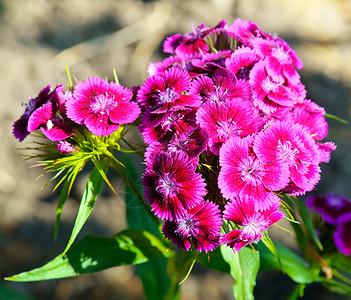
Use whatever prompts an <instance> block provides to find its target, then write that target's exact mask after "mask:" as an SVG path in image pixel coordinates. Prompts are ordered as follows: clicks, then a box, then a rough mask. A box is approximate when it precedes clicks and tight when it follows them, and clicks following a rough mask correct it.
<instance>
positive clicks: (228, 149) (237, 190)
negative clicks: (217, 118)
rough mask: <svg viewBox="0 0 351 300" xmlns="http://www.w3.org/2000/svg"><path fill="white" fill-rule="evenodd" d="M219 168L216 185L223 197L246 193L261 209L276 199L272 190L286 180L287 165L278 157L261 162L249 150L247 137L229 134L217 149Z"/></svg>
mask: <svg viewBox="0 0 351 300" xmlns="http://www.w3.org/2000/svg"><path fill="white" fill-rule="evenodd" d="M219 164H220V167H221V170H220V172H219V175H218V187H219V189H220V190H221V192H222V195H223V197H225V198H227V199H232V198H235V197H248V198H250V199H254V202H255V207H256V209H258V210H263V209H267V208H269V207H271V206H272V205H274V204H275V203H277V202H278V201H279V198H278V196H277V195H275V194H274V193H273V192H272V191H279V190H281V189H283V188H284V187H285V186H286V185H287V183H288V182H289V171H288V165H287V164H286V163H285V162H284V161H282V160H272V161H270V162H268V163H263V162H261V161H260V160H259V159H258V158H257V157H256V156H255V154H254V153H253V151H252V149H251V145H250V144H249V142H248V139H247V138H239V137H233V138H231V139H229V140H228V141H226V142H225V143H224V144H223V146H222V148H221V150H220V151H219Z"/></svg>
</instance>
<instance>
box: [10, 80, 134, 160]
mask: <svg viewBox="0 0 351 300" xmlns="http://www.w3.org/2000/svg"><path fill="white" fill-rule="evenodd" d="M132 96H133V93H132V90H131V89H129V88H126V87H123V86H122V85H120V84H118V83H115V82H110V83H108V82H107V81H106V80H105V79H102V78H99V77H92V78H88V79H87V80H86V81H84V82H78V83H77V85H76V86H75V87H74V90H73V91H67V92H64V89H63V86H62V85H58V86H56V87H55V89H54V90H52V91H51V90H50V85H48V86H47V87H45V88H44V89H43V90H42V91H41V92H40V93H39V95H38V96H37V97H35V98H30V100H29V103H28V104H27V106H26V109H25V112H24V114H23V115H22V116H21V118H20V119H19V120H17V121H16V122H15V123H14V125H13V134H14V136H15V137H16V138H18V139H19V140H20V141H23V140H24V139H25V138H26V137H27V136H28V135H29V134H30V133H31V132H34V131H36V130H37V129H40V130H41V131H42V133H43V134H44V135H45V136H46V137H47V138H48V139H49V140H50V141H51V142H54V145H56V147H57V150H58V151H59V152H61V153H67V154H71V153H73V152H75V151H77V150H79V149H78V148H79V145H80V146H82V145H83V143H82V137H83V136H84V137H85V138H87V139H88V140H89V138H90V137H93V136H95V137H96V136H98V137H105V136H109V135H111V134H112V133H114V132H117V131H118V130H119V129H120V127H121V124H128V123H131V122H133V121H135V120H136V119H137V118H138V116H139V114H140V108H139V106H138V104H137V103H135V102H133V101H131V100H132ZM93 140H94V138H93ZM94 141H96V139H95V140H94ZM95 146H97V147H98V146H99V145H95ZM89 147H91V145H88V148H89Z"/></svg>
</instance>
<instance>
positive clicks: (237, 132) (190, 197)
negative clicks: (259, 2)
mask: <svg viewBox="0 0 351 300" xmlns="http://www.w3.org/2000/svg"><path fill="white" fill-rule="evenodd" d="M163 49H164V52H165V53H169V54H171V56H169V57H167V58H166V59H164V60H163V61H161V62H156V63H151V64H150V66H149V68H148V73H149V78H148V79H147V80H146V81H145V83H144V84H143V85H142V86H141V87H139V89H138V92H137V101H138V103H139V105H140V107H141V110H142V120H141V125H140V131H141V133H142V135H143V137H144V140H145V142H146V143H147V144H148V147H147V150H146V153H145V162H146V171H145V173H144V175H143V185H144V189H145V190H144V191H145V197H146V200H147V201H148V202H149V203H150V205H151V207H152V210H153V211H154V212H155V214H156V215H157V216H158V217H159V218H160V219H162V220H165V222H164V225H163V233H164V234H165V236H166V237H167V238H168V239H170V240H172V241H173V242H174V243H175V244H177V245H178V246H179V247H181V248H185V249H186V250H189V249H190V248H191V247H194V248H195V249H196V250H198V251H202V250H203V251H205V252H207V251H212V250H213V249H214V248H216V247H217V246H219V245H220V244H227V245H229V246H230V247H233V248H234V249H235V250H237V251H239V250H240V249H241V248H242V247H243V246H245V245H247V244H250V243H252V242H256V241H258V240H260V239H261V237H262V232H263V231H264V230H266V229H267V228H268V227H269V226H270V225H272V224H273V223H275V222H276V221H278V220H280V219H281V218H282V217H283V213H282V212H280V211H279V210H278V209H279V207H280V198H279V195H280V194H283V193H286V194H289V195H294V196H295V195H303V194H305V193H306V192H308V191H311V190H312V189H313V188H314V186H315V185H316V183H317V182H318V181H319V179H320V172H321V170H320V167H319V164H320V163H322V162H328V161H329V159H330V152H331V151H333V150H335V145H334V144H333V143H331V142H327V143H322V142H321V140H323V139H324V138H325V137H326V134H327V131H328V128H327V123H326V121H325V117H324V114H325V111H324V109H323V108H321V107H319V106H318V105H317V104H316V103H314V102H312V101H311V100H309V99H306V90H305V87H304V86H303V84H302V83H301V81H300V76H299V74H298V72H297V70H296V69H301V68H302V67H303V63H302V61H301V60H300V59H299V58H298V57H297V55H296V53H295V51H294V50H293V49H292V48H291V47H290V46H289V45H288V44H287V43H286V42H285V41H284V40H283V39H281V38H278V37H277V36H273V35H269V34H266V33H264V32H263V31H262V30H261V29H260V28H258V26H257V25H256V24H254V23H252V22H249V21H244V20H241V19H236V20H235V21H234V23H233V24H231V25H228V24H226V22H225V21H224V20H223V21H221V22H220V23H219V24H218V25H217V26H215V27H212V28H210V27H208V26H206V25H205V24H201V25H200V26H198V27H196V28H194V29H193V32H191V33H186V34H184V35H181V34H176V35H174V36H171V37H168V38H167V39H166V40H165V42H164V44H163ZM223 219H224V220H226V221H225V222H227V223H228V225H229V226H226V227H227V228H229V230H227V232H226V233H225V234H223V235H222V236H221V234H220V229H221V226H222V223H223Z"/></svg>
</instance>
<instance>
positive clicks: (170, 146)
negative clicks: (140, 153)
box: [145, 128, 208, 167]
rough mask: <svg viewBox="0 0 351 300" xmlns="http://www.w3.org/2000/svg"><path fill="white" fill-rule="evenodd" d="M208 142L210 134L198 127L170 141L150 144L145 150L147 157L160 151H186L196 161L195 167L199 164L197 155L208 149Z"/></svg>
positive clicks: (151, 156)
mask: <svg viewBox="0 0 351 300" xmlns="http://www.w3.org/2000/svg"><path fill="white" fill-rule="evenodd" d="M207 142H208V135H207V132H206V131H205V130H202V129H201V128H196V130H195V131H194V132H193V133H191V134H190V135H184V136H181V135H175V136H174V138H173V139H172V140H171V141H169V142H167V141H166V142H159V141H156V142H154V143H152V144H150V145H149V147H148V148H147V149H146V152H145V159H146V160H148V159H152V158H153V157H154V156H155V154H157V153H158V152H160V151H164V152H176V151H183V152H185V153H186V154H187V155H188V156H189V159H191V161H193V163H194V167H196V166H197V164H198V159H197V157H198V156H199V155H200V154H201V153H202V152H203V151H204V150H205V149H206V147H207Z"/></svg>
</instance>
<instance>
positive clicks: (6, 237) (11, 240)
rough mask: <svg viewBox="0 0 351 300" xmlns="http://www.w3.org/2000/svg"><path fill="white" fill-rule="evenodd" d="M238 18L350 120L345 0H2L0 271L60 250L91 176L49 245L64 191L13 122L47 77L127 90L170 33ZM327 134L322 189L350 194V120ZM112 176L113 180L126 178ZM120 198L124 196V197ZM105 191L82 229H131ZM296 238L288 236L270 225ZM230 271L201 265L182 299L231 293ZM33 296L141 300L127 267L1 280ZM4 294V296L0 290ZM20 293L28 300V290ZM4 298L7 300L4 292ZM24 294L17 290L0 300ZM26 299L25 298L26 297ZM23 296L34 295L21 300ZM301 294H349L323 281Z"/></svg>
mask: <svg viewBox="0 0 351 300" xmlns="http://www.w3.org/2000/svg"><path fill="white" fill-rule="evenodd" d="M236 17H240V18H242V19H248V20H252V21H254V22H256V23H257V24H258V25H259V26H260V27H261V28H262V29H263V30H264V31H266V32H269V33H273V32H277V33H279V36H280V37H282V38H283V39H285V40H286V41H287V42H288V43H289V44H290V45H291V46H292V47H293V48H294V49H295V50H296V52H297V54H298V56H299V57H300V58H301V59H302V61H303V62H304V64H305V66H304V69H303V70H302V71H301V72H300V74H301V77H302V82H303V83H304V84H305V86H306V89H307V91H308V98H310V99H312V100H313V101H315V102H317V103H318V104H319V105H321V106H323V107H325V109H326V111H327V112H328V113H329V114H333V115H337V116H339V117H340V118H343V119H345V120H348V121H350V120H351V97H350V96H351V93H350V87H351V1H347V0H309V1H305V0H295V1H277V0H204V1H200V0H189V1H181V0H176V1H146V0H145V1H141V0H119V1H116V0H104V1H101V0H85V1H83V0H76V1H72V0H51V1H49V0H35V1H30V0H28V1H26V0H0V32H1V42H0V63H1V67H0V82H1V101H0V141H1V144H0V151H1V155H0V272H1V276H2V277H6V276H11V275H13V274H16V273H19V272H22V271H25V270H29V269H32V268H34V267H38V266H41V265H42V264H44V263H45V262H47V261H48V260H50V259H52V258H53V257H54V256H56V255H57V254H58V253H59V252H60V251H62V249H63V248H64V246H65V243H66V242H67V239H68V237H69V233H70V230H71V229H72V226H73V222H74V218H75V215H76V212H77V208H78V205H79V200H80V195H81V194H82V190H83V188H84V181H85V180H86V179H87V174H88V173H87V172H83V173H82V174H81V176H79V178H78V180H77V184H76V185H75V187H74V189H73V191H72V194H71V196H70V198H69V199H68V200H67V203H66V205H65V208H64V211H63V214H62V222H61V227H60V232H59V236H58V238H57V240H56V241H54V238H53V236H54V219H55V211H56V204H57V200H58V193H57V192H55V193H52V192H51V191H52V188H53V186H52V185H49V186H48V187H46V188H44V189H41V187H42V186H43V185H45V183H46V182H47V181H48V180H49V179H50V174H44V175H42V174H43V172H42V170H41V169H40V168H31V166H32V165H33V164H34V161H33V160H25V156H24V155H25V154H28V153H29V151H28V150H27V151H25V150H24V148H25V147H30V146H31V142H30V141H28V142H27V141H25V142H23V143H19V142H18V141H17V140H15V138H14V137H13V136H12V124H13V122H14V121H15V120H16V119H17V118H18V117H19V116H20V115H21V114H22V113H23V110H24V108H23V107H21V103H22V102H27V100H28V97H29V96H35V95H37V93H38V91H40V90H41V89H42V88H43V87H44V86H46V85H47V83H51V85H52V86H55V85H56V84H59V83H64V84H65V85H66V86H67V77H66V71H65V65H68V67H69V69H70V72H71V74H72V75H74V77H75V78H78V79H80V80H84V79H86V78H87V77H88V76H93V75H98V76H104V77H108V78H113V75H112V74H113V73H112V70H113V68H115V69H116V70H117V73H118V77H119V80H120V82H121V83H122V84H124V85H127V86H133V85H140V84H142V83H143V81H144V80H145V79H146V77H147V73H146V70H147V66H148V63H149V62H150V61H151V62H155V61H159V60H161V59H162V58H163V57H162V53H161V46H160V45H161V44H162V41H163V40H164V38H165V37H166V36H169V35H172V34H175V33H185V32H187V31H190V30H191V29H192V27H191V26H192V25H191V23H194V24H196V25H198V24H200V23H202V22H204V23H206V24H207V25H209V26H213V25H216V24H217V23H218V22H219V21H220V20H221V19H226V20H227V22H228V23H231V22H232V21H233V20H234V18H236ZM328 123H329V134H328V137H327V138H326V140H328V141H334V142H335V143H336V144H337V146H338V148H337V150H336V151H335V152H334V153H333V155H332V158H331V162H330V163H329V164H324V165H323V166H322V178H321V180H320V182H319V184H318V185H317V187H316V189H315V192H316V193H325V192H331V191H333V192H337V193H340V194H344V195H346V196H349V197H350V196H351V188H350V179H351V151H350V149H351V128H350V124H347V125H345V124H342V123H340V122H337V121H335V120H329V121H328ZM111 181H112V182H113V184H114V185H115V186H118V184H119V179H118V178H117V177H112V178H111ZM122 196H123V195H122ZM122 196H121V197H116V196H114V195H113V194H112V193H111V192H110V191H109V190H108V189H106V190H104V191H103V193H102V195H101V197H100V198H99V199H98V202H97V204H96V206H95V208H94V211H93V214H92V216H91V217H90V218H89V221H88V222H87V224H86V225H85V226H84V228H83V230H82V234H81V236H83V235H84V234H87V233H89V234H100V235H107V236H108V235H112V234H114V233H116V232H119V231H120V230H122V229H125V228H126V222H125V215H124V202H123V197H122ZM274 234H276V235H278V237H279V238H280V239H281V240H283V242H284V243H286V244H288V245H291V244H292V241H291V239H289V238H286V234H285V233H282V232H280V233H279V232H278V233H274ZM232 284H233V280H232V278H231V277H230V276H229V275H227V274H220V273H217V272H214V271H208V270H204V268H202V267H201V266H196V267H195V270H194V272H193V274H191V276H190V277H189V278H188V279H187V280H186V281H185V283H183V284H182V286H181V290H182V298H181V299H182V300H187V299H192V300H194V299H195V300H196V299H209V300H211V299H232V298H233V295H232ZM5 288H6V289H10V290H12V291H17V292H20V293H21V294H22V295H26V297H30V299H38V300H44V299H50V300H73V299H74V300H76V299H77V300H79V299H88V300H93V299H107V300H108V299H144V298H143V295H142V286H141V283H140V281H139V279H138V278H137V276H136V275H135V273H134V270H133V268H132V267H129V266H125V267H119V268H112V269H109V270H106V271H103V272H101V273H98V274H93V275H86V276H81V277H77V278H72V279H63V280H53V281H47V282H37V283H11V282H5V281H4V280H1V282H0V291H2V290H4V289H5ZM292 288H293V283H292V282H291V281H290V280H289V279H288V278H287V277H286V276H282V275H281V274H280V273H277V272H268V273H264V274H262V275H260V276H259V278H258V282H257V286H256V288H255V295H256V299H258V300H260V299H286V298H287V296H288V295H289V294H290V292H291V290H292ZM1 297H2V294H1V293H0V298H1ZM23 297H24V296H23ZM1 299H2V298H1ZM14 299H20V298H16V297H12V298H10V299H7V298H6V299H5V298H4V300H14ZM21 299H24V298H21ZM26 299H27V298H26ZM303 299H322V300H327V299H330V300H331V299H346V298H342V297H341V296H337V295H335V294H332V293H330V292H328V291H327V290H325V289H324V288H323V287H322V286H320V285H318V284H314V285H311V286H310V287H308V288H307V290H306V293H305V296H304V297H303Z"/></svg>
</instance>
